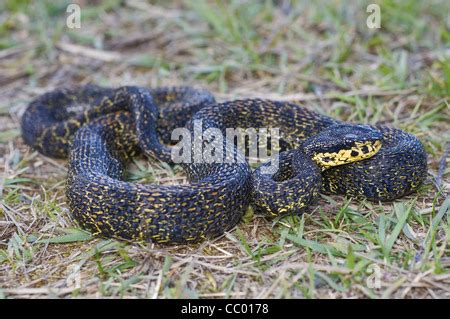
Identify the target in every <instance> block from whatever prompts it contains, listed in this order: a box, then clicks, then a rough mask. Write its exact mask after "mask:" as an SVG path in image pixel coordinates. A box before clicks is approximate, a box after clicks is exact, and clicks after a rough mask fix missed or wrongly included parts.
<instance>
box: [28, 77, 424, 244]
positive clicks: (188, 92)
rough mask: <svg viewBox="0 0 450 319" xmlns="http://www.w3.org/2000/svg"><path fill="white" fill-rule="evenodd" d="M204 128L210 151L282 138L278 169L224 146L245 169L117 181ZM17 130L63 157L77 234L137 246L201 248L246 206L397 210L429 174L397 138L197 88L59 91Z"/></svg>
mask: <svg viewBox="0 0 450 319" xmlns="http://www.w3.org/2000/svg"><path fill="white" fill-rule="evenodd" d="M199 120H200V121H202V123H203V128H202V132H203V133H204V136H203V137H204V139H205V141H206V142H205V143H210V142H211V141H212V139H213V137H212V136H208V133H207V132H208V128H215V129H217V130H220V131H221V132H225V131H226V129H227V128H236V127H241V128H268V127H271V128H273V127H276V128H279V132H280V133H279V135H280V149H281V153H280V154H279V157H278V170H277V171H276V172H275V173H267V172H265V171H264V170H263V168H264V167H267V166H268V165H269V163H265V164H263V165H261V166H260V167H258V168H256V169H255V170H253V171H252V169H251V167H250V165H249V163H248V162H247V161H246V159H245V155H246V154H245V152H241V150H239V149H238V148H237V147H236V145H235V143H225V142H223V143H222V144H220V147H221V148H223V151H224V152H225V151H226V154H229V155H227V156H231V157H233V158H234V159H240V160H236V161H229V162H228V161H225V162H222V163H215V162H212V163H206V162H191V163H182V164H180V165H181V166H182V168H183V169H184V171H185V173H186V175H187V176H188V178H189V180H190V183H189V184H182V185H170V186H169V185H157V184H137V183H132V182H127V181H124V180H123V175H124V171H125V169H126V164H127V162H128V161H129V159H130V158H132V157H133V156H135V155H136V154H138V153H140V152H143V153H144V154H146V155H148V156H150V157H152V158H155V159H158V160H161V161H165V162H168V163H172V157H171V149H172V147H171V146H170V144H171V143H172V144H173V142H172V141H171V134H172V132H173V131H174V129H176V128H180V127H185V128H187V129H188V130H189V132H192V131H193V130H194V129H193V125H194V123H195V121H199ZM21 128H22V135H23V138H24V140H25V142H26V143H27V144H28V145H30V146H32V147H33V148H34V149H36V150H38V151H39V152H41V153H42V154H44V155H46V156H51V157H55V158H67V157H68V158H69V169H68V177H67V183H66V195H67V199H68V205H69V208H70V211H71V213H72V214H73V216H74V218H75V219H76V220H77V221H78V223H79V224H80V225H81V226H82V227H83V228H85V229H87V230H89V231H91V232H92V233H94V234H96V235H100V236H103V237H113V238H119V239H124V240H132V241H149V242H157V243H170V244H182V243H190V242H197V241H200V240H203V239H205V238H212V237H215V236H218V235H220V234H222V233H223V232H224V231H226V230H229V229H230V228H232V227H233V226H235V225H236V224H237V223H238V221H239V220H240V218H241V217H242V215H243V214H244V213H245V211H246V210H247V209H248V207H249V206H250V205H251V206H252V207H253V208H254V209H255V210H256V211H257V212H259V213H263V214H266V215H268V216H277V215H280V214H286V213H301V212H303V211H304V210H305V209H307V208H308V207H310V206H311V205H312V204H314V203H315V201H316V200H317V198H318V196H319V193H320V192H322V193H328V194H344V195H347V196H352V197H361V198H367V199H369V200H374V201H385V200H393V199H396V198H399V197H401V196H403V195H405V194H408V193H411V192H412V191H414V190H415V189H417V187H418V186H419V185H420V184H421V183H422V182H423V181H424V179H425V178H426V174H427V157H426V153H425V151H424V148H423V146H422V144H421V142H420V141H419V140H418V139H417V138H416V137H415V136H414V135H411V134H408V133H406V132H404V131H401V130H399V129H395V128H391V127H387V126H382V125H375V126H371V125H359V124H351V123H344V122H341V121H338V120H335V119H332V118H330V117H327V116H324V115H322V114H319V113H316V112H313V111H310V110H308V109H306V108H304V107H302V106H300V105H297V104H294V103H288V102H279V101H270V100H260V99H247V100H235V101H228V102H223V103H216V102H215V99H214V97H213V96H212V95H211V94H210V93H209V92H208V91H206V90H203V89H195V88H192V87H167V88H165V87H162V88H153V89H151V88H143V87H135V86H126V87H120V88H104V87H100V86H95V85H85V86H80V87H76V88H71V89H56V90H54V91H52V92H48V93H46V94H43V95H41V96H39V97H37V98H36V99H35V100H33V101H32V102H31V103H30V104H29V106H28V108H27V109H26V111H25V113H24V114H23V117H22V122H21ZM208 141H209V142H208ZM274 149H275V148H274ZM224 154H225V153H224ZM230 154H231V155H230ZM242 159H243V160H242Z"/></svg>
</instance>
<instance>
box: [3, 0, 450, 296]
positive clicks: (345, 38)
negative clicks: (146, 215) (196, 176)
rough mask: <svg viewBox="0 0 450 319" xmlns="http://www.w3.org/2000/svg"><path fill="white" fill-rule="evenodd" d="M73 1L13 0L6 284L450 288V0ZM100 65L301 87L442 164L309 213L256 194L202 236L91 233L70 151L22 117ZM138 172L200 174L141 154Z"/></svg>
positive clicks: (222, 92) (6, 104)
mask: <svg viewBox="0 0 450 319" xmlns="http://www.w3.org/2000/svg"><path fill="white" fill-rule="evenodd" d="M69 3H70V2H69V1H60V2H53V1H26V0H22V1H10V0H6V1H3V2H2V3H1V4H0V12H1V13H0V66H1V69H2V74H1V75H0V83H1V86H0V97H1V99H0V101H1V102H0V166H1V168H2V174H1V180H0V297H4V298H30V297H31V298H42V297H62V298H70V297H81V298H86V297H114V298H116V297H119V298H135V297H145V298H180V297H189V298H229V297H237V298H252V297H268V298H448V297H449V296H450V289H449V287H450V285H449V284H450V250H449V238H450V236H449V235H450V227H449V225H450V217H449V214H448V210H449V206H450V199H449V197H448V194H449V185H450V179H449V177H450V169H449V168H448V167H446V168H444V169H443V170H442V176H438V175H439V174H438V172H439V168H440V164H439V163H440V162H441V163H443V164H445V163H446V162H447V163H448V158H447V159H446V158H445V157H444V154H445V151H446V148H447V143H448V141H450V133H449V132H450V130H449V128H450V126H449V123H450V105H449V99H448V97H449V95H450V94H449V93H450V68H449V65H450V63H449V62H450V46H449V43H450V20H449V12H450V8H449V4H448V3H447V2H446V1H443V0H434V1H427V2H421V1H414V0H406V1H391V0H382V1H376V3H377V4H379V5H380V8H381V14H382V19H381V29H374V30H370V29H368V28H367V26H366V23H365V22H366V19H367V13H366V6H367V4H369V3H370V2H368V1H358V2H357V3H356V4H355V3H354V2H352V3H351V4H350V2H349V1H295V0H292V1H262V2H253V1H236V0H234V1H233V0H231V1H228V2H227V3H226V4H224V3H223V2H221V1H206V0H200V1H190V0H188V1H185V2H178V1H176V2H173V3H170V4H167V3H165V2H163V1H156V2H152V3H151V4H149V3H148V2H144V1H138V0H128V1H98V2H96V3H97V5H95V6H87V5H84V6H82V26H81V29H69V28H67V27H66V25H65V20H66V16H67V13H66V12H65V8H66V6H67V4H69ZM68 44H71V45H72V46H70V45H68ZM74 45H75V46H74ZM80 48H81V50H79V49H80ZM86 48H90V49H91V50H86ZM88 82H94V83H99V84H103V85H110V86H117V85H129V84H138V85H145V86H159V85H186V84H188V85H191V84H195V85H201V86H203V87H206V88H208V89H210V90H211V92H214V94H215V95H216V96H217V98H218V99H219V100H226V99H233V98H244V97H254V96H258V97H263V98H264V97H267V98H280V99H289V100H295V101H298V102H299V103H302V104H303V105H305V106H306V107H308V108H311V109H314V110H316V111H319V112H322V113H324V114H329V115H331V116H333V117H336V118H339V119H342V120H349V121H354V122H364V123H376V122H383V123H388V124H392V125H395V126H397V127H399V128H402V129H404V130H406V131H409V132H411V133H413V134H415V135H417V136H418V137H419V139H420V140H421V141H422V142H423V143H424V145H425V148H426V150H427V152H428V153H429V177H428V179H427V181H426V183H425V184H424V185H423V186H422V187H421V189H420V190H419V191H418V192H417V193H415V194H412V195H410V196H408V197H406V198H403V199H401V200H397V201H395V202H392V203H373V202H367V201H360V202H359V201H356V200H354V199H351V198H343V197H339V196H331V197H329V196H323V197H322V199H321V202H320V203H319V205H318V206H317V207H316V208H314V209H313V210H312V211H311V212H309V213H307V214H304V215H302V216H287V217H284V218H279V219H276V220H267V219H265V218H263V217H261V216H257V215H253V214H251V212H249V214H247V215H246V216H245V217H244V218H243V220H242V221H241V223H239V225H238V226H237V227H235V228H234V229H233V230H232V231H230V232H228V233H226V234H224V235H223V236H222V237H221V238H218V239H215V240H212V241H207V242H204V243H201V244H198V245H191V246H177V247H163V246H156V245H151V244H148V245H131V244H128V243H123V242H117V241H113V240H104V239H99V238H92V236H91V235H90V234H89V233H86V232H84V231H82V230H81V229H79V228H78V227H77V225H76V223H75V222H74V221H73V220H72V218H71V216H70V212H69V211H68V208H67V205H66V199H65V195H64V181H65V176H66V162H65V161H59V160H54V159H50V158H46V157H44V156H42V155H40V154H38V153H36V152H34V151H32V150H30V149H29V148H28V147H27V146H26V145H24V143H23V141H22V140H21V138H20V130H19V119H20V116H21V114H22V112H23V111H24V110H25V108H26V106H27V103H29V101H30V100H31V99H32V98H34V97H35V96H37V95H39V94H42V93H44V92H46V91H48V90H51V89H53V88H55V87H60V86H72V85H76V84H83V83H88ZM447 154H448V153H447ZM443 157H444V158H443ZM441 167H443V166H442V165H441ZM127 174H128V177H127V178H128V180H132V181H136V182H145V183H150V182H151V183H163V184H177V183H185V182H186V178H185V176H184V175H183V173H182V170H181V169H180V168H179V167H169V166H168V165H165V164H163V163H156V162H150V163H149V162H147V161H145V160H143V159H136V160H135V161H134V162H133V164H132V165H131V167H130V169H129V171H128V173H127ZM439 180H440V181H441V182H440V184H439V183H438V181H439Z"/></svg>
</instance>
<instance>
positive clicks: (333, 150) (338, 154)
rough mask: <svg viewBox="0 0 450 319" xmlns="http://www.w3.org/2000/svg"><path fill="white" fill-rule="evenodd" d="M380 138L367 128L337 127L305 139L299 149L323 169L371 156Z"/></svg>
mask: <svg viewBox="0 0 450 319" xmlns="http://www.w3.org/2000/svg"><path fill="white" fill-rule="evenodd" d="M382 138H383V135H382V134H381V132H380V131H378V130H377V129H375V128H374V127H372V126H369V125H353V124H338V125H333V126H330V127H329V128H327V129H325V130H324V131H322V132H320V133H319V134H317V135H314V136H313V137H310V138H309V139H307V140H306V141H305V142H304V144H303V149H304V151H305V152H306V154H308V155H310V156H311V158H312V160H313V161H314V162H316V164H318V165H319V166H320V167H321V168H322V170H325V169H327V168H330V167H332V166H338V165H343V164H348V163H352V162H356V161H360V160H363V159H366V158H369V157H372V156H373V155H375V154H376V153H377V152H378V151H379V150H380V148H381V140H382Z"/></svg>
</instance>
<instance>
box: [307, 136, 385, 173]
mask: <svg viewBox="0 0 450 319" xmlns="http://www.w3.org/2000/svg"><path fill="white" fill-rule="evenodd" d="M380 148H381V141H375V142H371V141H367V142H356V143H355V146H354V147H352V148H350V149H342V150H339V151H338V152H334V153H329V152H326V153H317V154H315V155H314V156H313V158H312V159H313V161H314V162H316V163H317V164H318V165H319V166H321V167H322V170H325V169H327V168H329V167H333V166H338V165H343V164H348V163H353V162H357V161H360V160H363V159H366V158H369V157H372V156H373V155H375V154H376V153H377V152H378V151H379V150H380Z"/></svg>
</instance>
